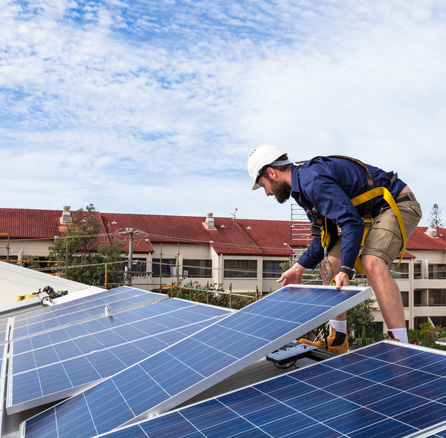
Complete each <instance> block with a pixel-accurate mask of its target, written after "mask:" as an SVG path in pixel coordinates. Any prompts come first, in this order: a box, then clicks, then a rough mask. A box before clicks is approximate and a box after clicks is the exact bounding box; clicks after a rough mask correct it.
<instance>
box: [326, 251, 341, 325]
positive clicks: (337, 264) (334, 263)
mask: <svg viewBox="0 0 446 438" xmlns="http://www.w3.org/2000/svg"><path fill="white" fill-rule="evenodd" d="M328 261H329V262H330V263H331V266H332V269H333V276H335V275H336V274H337V272H338V271H339V268H340V267H341V261H340V260H339V259H337V258H335V257H333V256H331V255H329V256H328ZM320 271H321V277H322V282H323V283H324V284H330V283H331V280H332V278H330V279H328V278H325V276H324V272H323V270H322V269H321V270H320ZM333 319H334V320H336V321H345V320H346V319H347V313H346V312H343V313H341V314H340V315H338V316H336V317H334V318H333Z"/></svg>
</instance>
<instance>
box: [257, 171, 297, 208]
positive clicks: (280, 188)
mask: <svg viewBox="0 0 446 438" xmlns="http://www.w3.org/2000/svg"><path fill="white" fill-rule="evenodd" d="M257 183H258V184H259V185H260V186H261V187H263V189H264V190H265V195H266V196H275V197H276V199H277V202H279V203H280V204H283V203H284V202H285V201H287V200H288V199H289V197H290V196H291V187H290V185H289V184H288V183H286V182H278V181H275V180H273V179H271V178H269V177H268V176H261V177H260V178H259V180H258V182H257Z"/></svg>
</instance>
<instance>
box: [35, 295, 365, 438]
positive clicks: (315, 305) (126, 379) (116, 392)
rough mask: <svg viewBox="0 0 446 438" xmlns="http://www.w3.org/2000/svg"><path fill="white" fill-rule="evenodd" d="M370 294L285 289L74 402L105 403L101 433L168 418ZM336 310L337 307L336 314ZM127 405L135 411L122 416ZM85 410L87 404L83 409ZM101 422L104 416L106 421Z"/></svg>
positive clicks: (61, 407)
mask: <svg viewBox="0 0 446 438" xmlns="http://www.w3.org/2000/svg"><path fill="white" fill-rule="evenodd" d="M370 295H371V290H370V289H369V288H367V289H364V288H362V289H361V288H356V289H355V288H351V289H346V290H341V291H337V290H336V289H335V288H330V287H308V286H290V287H285V288H283V289H281V290H279V291H277V292H275V293H274V294H271V295H269V296H267V297H265V298H263V299H262V300H260V301H257V302H255V303H254V304H252V305H250V306H248V307H246V308H244V309H242V310H241V311H239V312H237V313H235V314H232V315H230V316H228V317H226V318H224V319H222V320H221V321H217V322H216V323H215V324H213V325H211V326H210V327H208V328H205V329H204V330H202V331H200V332H198V333H196V334H193V335H191V336H190V337H188V338H186V339H184V340H183V341H181V342H178V343H176V344H174V345H172V346H170V347H168V348H167V349H165V350H164V351H161V352H159V353H157V354H155V355H153V356H151V357H149V358H148V359H145V360H143V361H142V362H140V363H138V364H137V365H134V366H133V367H130V368H128V369H127V370H125V371H123V372H122V373H119V374H117V375H115V376H113V377H112V378H110V379H109V380H108V381H107V382H108V383H107V386H105V385H104V383H105V382H103V383H101V384H99V385H97V386H95V387H93V388H90V389H88V390H87V391H85V392H84V393H81V394H79V395H77V396H75V397H73V398H72V399H70V402H71V403H70V406H74V405H75V400H76V399H77V398H79V399H80V398H82V399H85V398H87V400H89V402H88V404H89V408H90V409H92V403H99V402H98V401H97V400H101V401H102V403H101V404H100V405H99V404H98V405H97V406H95V407H94V411H95V412H96V414H93V415H92V417H91V420H90V421H91V422H92V424H93V425H94V426H95V427H96V428H97V429H98V431H100V432H105V431H107V430H111V429H112V428H115V427H117V425H118V424H117V421H118V420H117V419H119V421H122V423H121V425H122V424H124V423H126V422H128V421H131V420H133V419H135V418H136V417H138V416H139V415H142V414H144V415H148V414H149V413H150V412H156V413H159V412H162V411H163V410H164V409H167V408H168V407H169V406H170V407H173V406H175V405H176V404H178V403H181V402H182V401H184V400H185V399H187V398H189V397H191V396H193V395H195V394H197V393H199V392H200V391H201V390H203V389H205V388H206V387H208V386H212V385H214V384H215V383H217V382H218V381H221V380H222V379H224V378H225V377H227V376H229V375H231V374H232V373H234V372H236V371H238V370H240V369H242V368H244V367H245V366H247V365H249V364H250V363H253V362H255V361H256V360H258V359H260V358H261V357H262V356H264V355H266V354H268V353H270V352H271V351H273V350H274V349H277V348H279V347H281V346H282V345H284V344H285V343H286V342H289V341H291V340H292V339H295V338H296V337H297V336H300V335H303V334H305V333H307V332H308V331H309V330H311V329H312V328H315V327H317V326H318V325H320V324H322V323H323V322H325V321H326V320H327V319H329V318H330V317H333V316H336V315H338V314H339V313H341V312H342V311H344V310H347V309H348V308H349V307H352V306H354V305H356V304H357V303H359V302H361V301H363V300H364V299H366V298H368V297H369V296H370ZM308 303H310V304H308ZM333 305H337V307H335V308H333V307H332V306H333ZM141 371H143V372H145V374H146V375H147V376H148V377H149V378H146V379H145V381H144V385H140V384H139V382H140V381H141V380H142V376H143V375H144V374H142V372H141ZM326 372H327V373H330V372H331V373H333V370H332V369H330V368H328V369H327V371H326ZM333 374H334V373H333ZM344 374H345V373H344ZM344 377H345V378H347V377H348V375H346V376H344ZM141 386H144V389H141V390H140V391H139V392H138V394H136V395H135V396H131V398H130V399H127V398H126V396H125V395H124V393H128V396H127V397H130V394H132V392H131V391H129V392H127V391H122V390H121V387H125V388H133V389H134V388H141ZM103 388H104V389H103ZM90 396H91V397H90ZM123 402H124V403H125V405H126V406H128V407H129V409H126V410H122V411H121V410H118V407H119V406H120V405H121V404H122V403H123ZM72 403H74V404H72ZM76 406H77V405H76ZM81 408H82V404H79V409H81ZM53 409H54V410H55V411H56V413H57V420H58V422H63V421H64V419H63V418H64V415H65V413H67V415H69V413H68V410H67V408H66V406H65V405H64V403H61V404H59V405H57V406H55V407H54V408H53ZM71 409H75V408H73V407H72V408H71ZM59 413H60V414H59ZM99 413H100V414H99ZM96 415H100V419H99V417H98V418H97V417H96ZM291 417H292V418H293V419H294V421H296V422H297V421H299V422H300V421H302V419H303V418H305V419H306V420H307V425H306V427H309V426H310V425H309V424H308V417H306V416H305V415H302V414H299V415H297V416H296V415H295V414H293V415H291ZM297 417H299V420H298V419H297ZM107 418H109V419H110V420H109V423H108V424H107V422H106V420H105V419H107ZM240 421H241V420H240V419H239V418H235V419H234V420H231V421H229V422H228V423H231V422H234V427H235V425H237V426H236V427H237V428H239V431H238V432H237V433H240V431H241V430H242V429H243V427H244V426H241V425H240V424H239V423H240ZM98 423H100V425H98ZM241 423H243V424H246V425H247V429H246V430H251V429H253V426H252V424H251V423H250V422H249V421H246V420H242V421H241ZM312 423H313V425H314V426H316V424H317V423H316V422H314V421H313V422H312ZM228 427H229V426H228ZM224 433H226V432H224ZM26 434H27V436H33V435H28V432H26ZM220 436H221V435H220Z"/></svg>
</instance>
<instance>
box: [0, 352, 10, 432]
mask: <svg viewBox="0 0 446 438" xmlns="http://www.w3.org/2000/svg"><path fill="white" fill-rule="evenodd" d="M7 355H8V348H7V345H6V344H4V345H0V436H2V432H3V416H4V405H5V403H4V399H5V387H6V362H7Z"/></svg>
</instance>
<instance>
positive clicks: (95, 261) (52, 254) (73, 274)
mask: <svg viewBox="0 0 446 438" xmlns="http://www.w3.org/2000/svg"><path fill="white" fill-rule="evenodd" d="M101 230H102V226H101V220H100V218H99V217H98V215H97V214H96V211H95V208H94V206H93V204H90V205H88V206H87V207H86V208H85V210H84V209H82V208H81V209H80V210H77V211H75V212H72V215H71V223H70V224H68V225H67V226H66V230H65V231H64V232H63V234H62V235H61V236H59V237H58V238H57V239H55V242H54V246H51V247H50V248H49V259H50V260H65V262H66V265H65V266H58V267H57V268H56V271H57V272H59V273H61V274H63V275H65V277H66V278H68V279H70V280H74V281H78V282H80V283H84V284H89V285H91V286H102V285H104V283H105V269H106V268H105V265H106V264H110V265H109V268H112V270H113V273H108V275H107V277H108V278H107V283H112V284H122V283H123V279H124V272H122V273H120V270H121V266H122V263H123V261H124V260H123V259H122V252H123V248H124V245H125V243H126V242H125V240H119V239H118V238H117V236H112V235H108V236H106V235H104V234H103V233H102V234H101ZM116 267H118V269H116Z"/></svg>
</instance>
